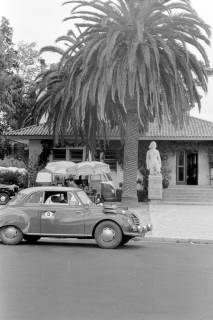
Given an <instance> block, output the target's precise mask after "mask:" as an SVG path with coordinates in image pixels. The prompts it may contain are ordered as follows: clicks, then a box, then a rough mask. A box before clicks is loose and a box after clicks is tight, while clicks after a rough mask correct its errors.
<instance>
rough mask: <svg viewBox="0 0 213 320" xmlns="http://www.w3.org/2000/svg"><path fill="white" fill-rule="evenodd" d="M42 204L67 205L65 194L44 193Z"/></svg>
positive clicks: (55, 192)
mask: <svg viewBox="0 0 213 320" xmlns="http://www.w3.org/2000/svg"><path fill="white" fill-rule="evenodd" d="M44 203H45V204H47V205H49V204H51V205H61V204H65V205H66V204H67V205H68V200H67V192H64V191H63V192H57V191H52V192H51V191H47V192H45V196H44Z"/></svg>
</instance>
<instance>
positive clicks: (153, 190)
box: [148, 175, 162, 200]
mask: <svg viewBox="0 0 213 320" xmlns="http://www.w3.org/2000/svg"><path fill="white" fill-rule="evenodd" d="M148 198H149V199H150V200H161V199H162V175H149V187H148Z"/></svg>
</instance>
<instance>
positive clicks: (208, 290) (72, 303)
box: [0, 239, 213, 320]
mask: <svg viewBox="0 0 213 320" xmlns="http://www.w3.org/2000/svg"><path fill="white" fill-rule="evenodd" d="M0 264H1V268H0V286H1V289H0V319H2V320H34V319H36V320H38V319H39V320H49V319H51V320H68V319H69V320H70V319H73V320H84V319H85V320H86V319H87V320H96V319H97V320H102V319H103V320H105V319H107V320H108V319H113V320H115V319H116V320H117V319H118V320H119V319H123V320H127V319H128V320H129V319H131V320H155V319H156V320H161V319H162V320H167V319H168V320H190V319H193V320H201V319H202V320H212V314H213V304H212V289H213V245H211V244H210V245H192V244H174V243H173V244H172V243H170V244H169V243H157V242H154V243H151V242H141V241H131V242H130V244H129V245H127V246H125V247H123V248H120V249H116V250H101V249H99V248H98V247H97V246H96V245H95V244H94V242H93V241H89V242H86V241H80V240H57V242H53V240H48V239H46V240H43V241H42V242H38V244H37V245H27V244H26V243H25V242H23V244H21V245H19V246H4V245H1V244H0Z"/></svg>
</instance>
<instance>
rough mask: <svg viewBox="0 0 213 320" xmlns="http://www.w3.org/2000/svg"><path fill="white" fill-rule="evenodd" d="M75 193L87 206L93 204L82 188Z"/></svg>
mask: <svg viewBox="0 0 213 320" xmlns="http://www.w3.org/2000/svg"><path fill="white" fill-rule="evenodd" d="M77 195H78V197H79V199H80V200H81V202H82V203H83V204H84V205H86V204H87V205H89V206H92V205H94V203H93V202H92V201H91V200H90V198H89V197H88V195H87V194H86V193H85V192H84V191H83V190H81V191H77Z"/></svg>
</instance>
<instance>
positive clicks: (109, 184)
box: [90, 173, 117, 202]
mask: <svg viewBox="0 0 213 320" xmlns="http://www.w3.org/2000/svg"><path fill="white" fill-rule="evenodd" d="M90 186H91V188H92V189H95V190H97V193H98V194H100V196H101V200H103V202H114V201H117V197H116V188H115V185H114V182H113V180H112V177H111V175H110V174H109V173H102V174H96V175H91V176H90Z"/></svg>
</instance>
